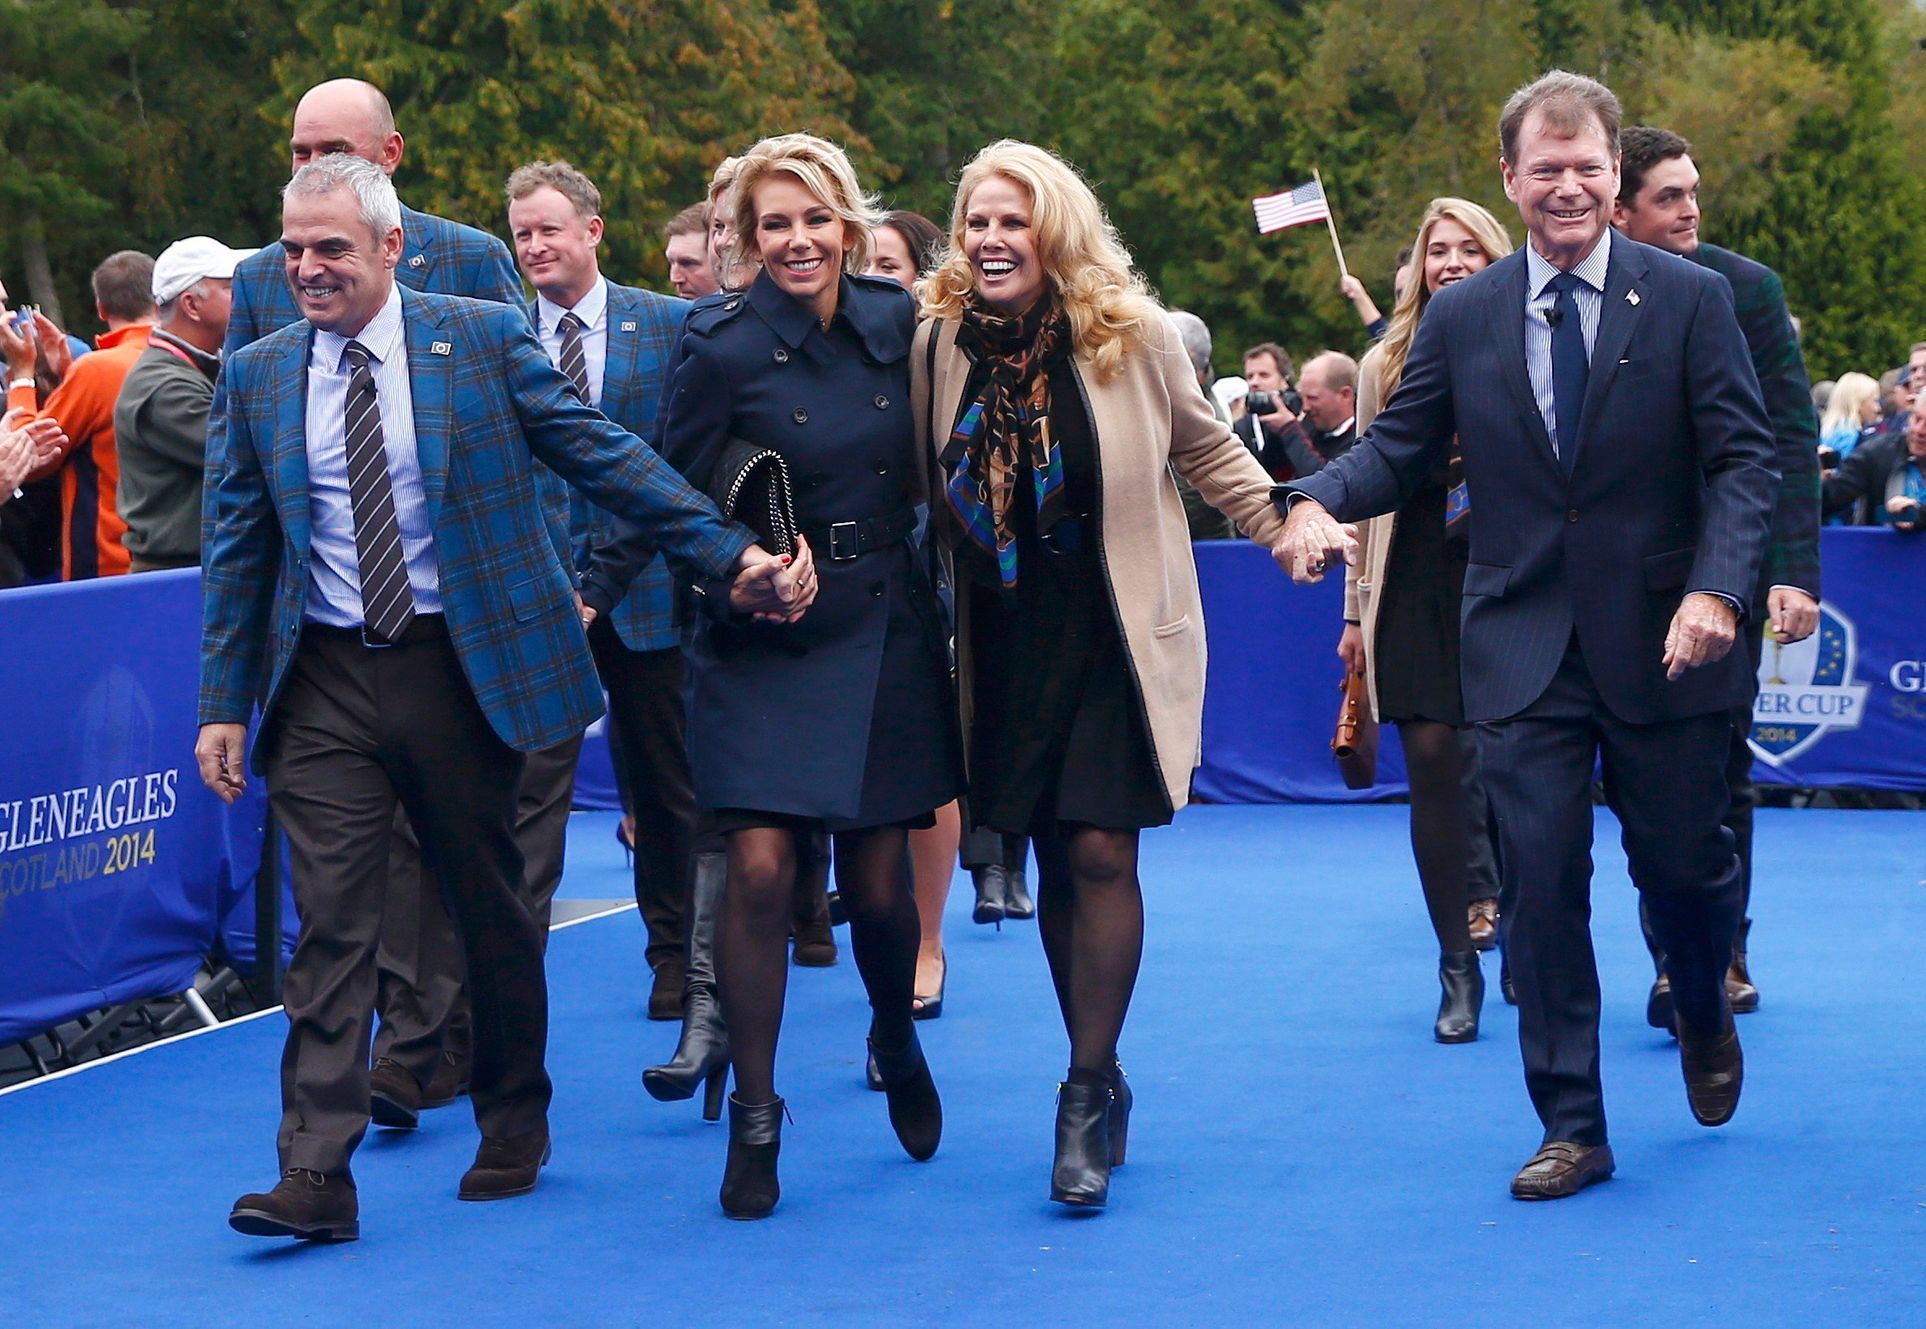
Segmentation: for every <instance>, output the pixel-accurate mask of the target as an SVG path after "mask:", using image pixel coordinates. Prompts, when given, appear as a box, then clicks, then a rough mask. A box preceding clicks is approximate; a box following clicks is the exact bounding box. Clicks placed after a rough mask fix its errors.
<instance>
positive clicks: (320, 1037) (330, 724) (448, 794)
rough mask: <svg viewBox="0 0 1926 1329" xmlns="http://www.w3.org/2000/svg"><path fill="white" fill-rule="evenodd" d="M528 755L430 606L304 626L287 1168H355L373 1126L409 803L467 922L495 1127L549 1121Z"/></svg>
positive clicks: (290, 713) (287, 690) (288, 717)
mask: <svg viewBox="0 0 1926 1329" xmlns="http://www.w3.org/2000/svg"><path fill="white" fill-rule="evenodd" d="M522 765H523V759H522V755H521V754H520V753H518V752H516V751H515V750H514V749H513V748H510V747H509V746H508V745H507V744H506V743H504V742H503V741H502V740H501V739H500V738H499V737H498V736H497V735H496V734H495V732H494V730H493V728H492V727H491V726H490V725H489V723H488V719H487V717H486V716H485V715H483V713H482V710H481V707H480V706H479V705H478V704H477V703H476V701H475V696H474V693H473V691H472V690H471V689H470V688H469V686H468V681H467V678H466V677H465V676H464V674H463V672H462V668H461V663H460V661H459V660H458V659H457V658H456V655H455V650H454V647H453V645H452V643H450V642H449V640H448V638H447V632H446V628H445V627H444V626H443V624H442V622H441V620H440V619H439V618H436V617H426V616H424V617H422V618H418V619H416V620H415V623H414V624H413V625H412V626H411V627H410V628H409V629H408V632H407V634H406V636H405V638H404V640H403V641H402V642H401V643H400V644H398V645H395V646H392V647H388V648H385V649H371V648H369V647H367V646H365V645H363V644H362V642H361V639H360V634H359V633H357V632H354V631H345V632H344V631H340V630H336V629H325V628H319V627H316V626H315V625H312V624H310V625H309V626H308V627H307V628H306V629H305V630H304V632H303V634H302V642H301V645H300V647H299V649H298V651H297V653H296V655H295V658H294V662H293V664H292V665H291V666H290V669H289V674H288V679H287V682H286V684H285V686H284V688H283V691H282V695H281V698H280V700H279V703H278V704H277V706H276V708H275V720H274V728H273V732H272V733H271V734H270V735H269V738H268V747H267V761H266V774H267V782H268V791H269V795H268V796H269V801H270V804H271V806H272V808H273V810H274V814H275V816H276V818H277V819H278V820H279V822H280V824H281V826H282V827H283V829H284V830H286V832H287V837H288V847H289V857H288V867H289V878H290V881H291V883H292V886H293V889H294V898H295V904H296V906H297V908H298V909H299V912H300V918H301V934H300V940H299V942H298V943H297V944H296V947H295V952H294V958H293V959H292V960H291V961H290V962H289V964H288V972H287V978H286V981H285V984H284V989H283V992H284V996H285V1000H286V1006H287V1014H288V1040H287V1047H286V1050H285V1052H284V1053H283V1055H282V1059H281V1096H282V1119H281V1129H280V1133H279V1136H278V1141H277V1143H278V1147H279V1152H280V1158H281V1166H282V1167H283V1168H290V1167H302V1168H311V1169H313V1170H315V1171H319V1172H327V1173H340V1172H345V1171H346V1170H347V1168H348V1160H349V1157H350V1156H351V1155H352V1154H353V1152H354V1149H355V1146H356V1145H357V1144H359V1143H360V1140H361V1137H362V1134H363V1133H364V1132H365V1131H366V1129H367V1124H368V1051H367V1050H368V1035H369V1032H370V1029H369V1026H370V1024H371V1022H372V1020H373V1012H374V1000H375V986H376V980H375V950H376V947H377V945H378V941H379V936H380V931H381V924H382V918H383V913H384V909H383V900H384V897H385V896H386V894H387V886H388V862H389V844H390V841H391V839H392V834H391V832H392V827H393V824H394V816H395V807H396V804H397V801H399V804H400V806H401V807H402V808H404V809H405V810H406V811H407V814H408V817H409V819H410V821H411V822H412V823H413V825H414V828H415V832H416V834H417V836H418V838H419V840H420V843H421V847H422V854H423V858H424V859H425V861H426V864H427V866H428V868H429V869H430V871H431V872H432V873H433V874H434V877H435V879H437V880H439V881H441V882H443V883H444V884H445V888H446V897H447V900H448V904H449V906H450V907H451V908H452V909H453V910H454V913H455V916H456V920H457V922H458V923H459V926H460V935H461V937H462V939H463V950H464V953H465V961H466V967H467V972H468V974H469V976H470V979H471V982H472V986H473V994H474V1000H473V1005H474V1038H475V1055H474V1064H473V1069H472V1071H471V1074H470V1092H471V1095H472V1098H473V1102H474V1109H475V1118H476V1121H477V1122H478V1123H479V1125H480V1126H481V1131H482V1134H483V1135H485V1136H493V1137H503V1136H514V1135H520V1134H523V1133H525V1132H527V1131H531V1130H534V1129H536V1128H537V1127H540V1126H541V1125H543V1124H544V1122H545V1121H546V1120H547V1113H548V1103H549V1097H550V1093H551V1088H550V1084H549V1079H548V1073H547V1071H546V1070H545V1069H544V1066H543V1059H544V1053H545V1049H546V1045H547V1041H548V989H547V985H546V982H545V979H544V975H543V969H542V943H543V932H542V929H541V928H540V927H539V926H538V925H537V923H536V921H535V916H534V914H533V912H532V911H531V910H530V908H529V905H528V901H527V899H526V897H525V895H524V892H523V887H522V872H523V861H522V852H521V849H520V848H519V846H518V845H517V844H516V842H515V834H514V810H515V799H516V789H517V785H518V782H519V780H520V777H521V774H522Z"/></svg>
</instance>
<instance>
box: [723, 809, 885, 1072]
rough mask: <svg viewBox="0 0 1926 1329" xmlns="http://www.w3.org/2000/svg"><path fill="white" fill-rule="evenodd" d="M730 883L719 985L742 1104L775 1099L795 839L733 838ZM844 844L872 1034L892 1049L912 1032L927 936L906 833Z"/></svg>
mask: <svg viewBox="0 0 1926 1329" xmlns="http://www.w3.org/2000/svg"><path fill="white" fill-rule="evenodd" d="M728 839H729V881H728V885H727V886H726V887H725V888H724V890H723V895H722V917H721V920H720V922H721V926H720V928H719V929H718V935H717V938H716V965H717V972H716V980H717V986H718V987H719V988H720V996H721V998H722V1018H723V1019H724V1020H725V1021H726V1022H727V1023H728V1026H729V1061H730V1064H731V1065H732V1067H733V1068H734V1070H735V1074H736V1097H737V1098H738V1099H739V1100H741V1101H742V1102H744V1103H767V1102H769V1101H770V1100H771V1099H773V1098H775V1096H776V1036H777V1034H778V1033H779V1032H780V1031H781V1029H782V1007H783V997H784V994H785V992H786V991H787V988H788V984H789V947H788V940H789V920H790V913H791V903H790V892H791V890H792V888H793V884H794V881H795V876H796V840H795V835H794V833H793V832H791V831H788V830H785V829H782V828H780V827H772V826H757V827H751V828H749V829H747V830H740V831H733V832H731V833H730V835H729V837H728ZM835 839H836V886H837V889H838V890H839V891H841V892H842V897H843V908H844V909H846V910H847V911H848V914H849V940H850V946H851V949H852V950H854V951H855V953H856V969H857V971H858V972H859V973H860V974H861V975H862V977H863V987H864V989H865V990H866V991H867V992H868V993H869V1005H870V1010H871V1011H872V1012H873V1014H872V1017H871V1022H870V1035H871V1037H872V1038H874V1039H875V1040H876V1046H877V1047H879V1048H883V1049H886V1050H889V1051H896V1050H899V1049H901V1048H903V1047H905V1046H906V1045H907V1044H908V1043H909V1040H910V1035H911V1033H912V1032H913V1031H912V1027H911V1025H910V998H911V994H912V990H913V989H914V988H915V986H916V946H917V942H918V940H919V938H920V937H921V935H922V929H921V927H920V925H919V924H918V922H917V916H916V897H915V895H914V894H913V893H912V892H911V890H910V878H909V871H908V867H907V864H908V857H907V853H906V850H907V845H908V835H907V832H905V831H904V829H903V828H902V827H901V826H879V827H876V828H874V829H870V830H862V831H844V832H840V833H838V834H837V836H836V837H835Z"/></svg>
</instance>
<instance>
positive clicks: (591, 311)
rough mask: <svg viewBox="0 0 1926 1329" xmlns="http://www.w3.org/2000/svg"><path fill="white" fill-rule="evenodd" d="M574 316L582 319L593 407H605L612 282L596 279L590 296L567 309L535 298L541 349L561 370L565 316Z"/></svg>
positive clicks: (539, 297)
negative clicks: (604, 385) (603, 375)
mask: <svg viewBox="0 0 1926 1329" xmlns="http://www.w3.org/2000/svg"><path fill="white" fill-rule="evenodd" d="M564 314H573V315H575V317H577V318H579V319H581V320H582V331H581V338H582V360H583V362H584V363H585V364H586V365H587V367H588V385H589V401H588V404H589V405H590V406H595V407H600V406H601V404H602V371H603V369H604V367H605V366H607V364H608V359H609V283H608V278H606V277H597V278H596V279H595V285H593V286H591V287H589V290H588V294H587V295H585V296H583V297H582V298H581V299H580V300H577V301H576V302H575V307H574V308H573V309H564V308H562V306H560V305H558V304H556V303H555V302H554V301H553V300H551V299H549V298H548V297H547V296H545V295H541V296H537V297H536V298H535V335H536V336H538V337H540V338H541V339H542V349H543V350H544V351H547V352H548V358H549V359H550V360H551V361H553V362H554V363H555V364H556V365H557V366H558V367H559V366H560V365H561V363H562V315H564Z"/></svg>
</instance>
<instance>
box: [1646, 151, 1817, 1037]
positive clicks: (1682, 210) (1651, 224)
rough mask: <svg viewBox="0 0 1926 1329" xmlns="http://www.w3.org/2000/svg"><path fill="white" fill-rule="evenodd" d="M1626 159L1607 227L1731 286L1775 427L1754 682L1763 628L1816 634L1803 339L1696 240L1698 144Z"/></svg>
mask: <svg viewBox="0 0 1926 1329" xmlns="http://www.w3.org/2000/svg"><path fill="white" fill-rule="evenodd" d="M1619 149H1620V153H1621V159H1620V164H1619V187H1618V206H1617V208H1616V209H1615V210H1614V212H1613V215H1612V225H1613V226H1614V227H1616V228H1617V229H1618V231H1619V233H1620V234H1622V235H1625V236H1628V237H1630V238H1631V239H1633V240H1637V241H1639V242H1640V243H1642V244H1648V245H1656V246H1657V247H1658V248H1660V249H1664V250H1667V251H1669V252H1671V253H1674V254H1678V255H1679V256H1681V257H1683V258H1689V259H1691V260H1692V261H1693V262H1694V263H1697V264H1699V265H1700V266H1702V267H1707V268H1710V269H1712V271H1714V272H1716V273H1718V274H1719V275H1720V276H1722V277H1724V278H1725V279H1726V280H1727V281H1728V282H1730V283H1732V302H1733V307H1734V309H1735V310H1736V311H1737V312H1738V316H1739V327H1740V328H1741V329H1742V330H1743V331H1744V333H1745V344H1746V349H1747V350H1748V351H1749V352H1750V353H1751V355H1752V369H1753V372H1754V373H1756V374H1757V375H1758V376H1759V390H1760V391H1761V392H1763V393H1764V394H1765V403H1766V413H1767V414H1768V415H1769V416H1770V417H1771V420H1772V436H1773V440H1774V442H1775V444H1776V450H1775V453H1774V457H1775V462H1776V465H1777V466H1778V468H1779V475H1780V481H1779V501H1778V503H1777V504H1776V505H1774V507H1773V510H1772V542H1771V544H1770V545H1768V546H1767V548H1766V557H1765V566H1764V568H1763V569H1762V570H1761V572H1760V574H1759V585H1758V587H1757V589H1756V591H1755V599H1754V601H1753V603H1755V604H1759V605H1764V606H1765V612H1764V613H1755V614H1753V615H1752V617H1751V618H1749V619H1748V620H1747V621H1746V624H1745V629H1744V635H1745V647H1746V654H1747V656H1748V658H1749V659H1750V660H1751V661H1752V671H1753V676H1754V677H1755V679H1756V677H1757V675H1758V671H1759V660H1760V657H1761V656H1762V654H1763V653H1764V650H1765V628H1766V624H1767V623H1768V622H1770V623H1771V624H1772V635H1773V639H1774V640H1776V641H1781V642H1794V641H1803V640H1805V639H1806V638H1807V637H1810V636H1811V635H1812V634H1813V632H1814V631H1815V630H1816V629H1817V628H1818V626H1819V420H1818V416H1817V414H1816V413H1815V412H1814V411H1813V409H1812V384H1811V382H1810V381H1809V380H1808V379H1807V378H1806V360H1805V356H1804V355H1802V354H1801V353H1800V351H1799V334H1798V333H1797V332H1796V331H1795V330H1794V329H1793V326H1792V315H1791V314H1790V313H1789V312H1787V310H1786V292H1785V287H1784V286H1783V285H1782V284H1781V283H1780V281H1779V274H1778V273H1776V272H1774V271H1773V270H1772V269H1771V268H1768V267H1767V266H1766V265H1765V264H1763V263H1758V262H1754V261H1753V260H1752V259H1749V258H1747V257H1746V256H1745V255H1743V254H1735V253H1733V252H1732V251H1731V250H1730V249H1722V248H1720V247H1719V246H1718V245H1714V244H1707V243H1706V242H1704V241H1703V240H1701V239H1700V238H1699V221H1700V213H1699V168H1698V166H1697V165H1696V164H1695V163H1694V162H1693V160H1692V145H1691V144H1689V143H1687V142H1686V141H1685V140H1684V139H1682V138H1680V137H1679V136H1678V135H1677V134H1674V133H1672V132H1671V131H1670V130H1667V129H1656V128H1654V127H1652V126H1651V125H1632V126H1630V127H1628V128H1627V129H1626V130H1625V131H1624V132H1623V133H1621V134H1620V135H1619ZM1756 691H1757V689H1756V688H1755V689H1754V692H1755V694H1756ZM1751 737H1752V697H1748V698H1747V700H1746V703H1745V705H1743V706H1741V707H1739V708H1738V709H1737V710H1735V711H1733V712H1732V746H1731V755H1730V756H1729V758H1728V759H1727V762H1726V772H1725V774H1726V781H1727V783H1728V784H1729V785H1730V786H1731V788H1732V807H1731V809H1730V810H1729V811H1728V812H1727V813H1726V818H1725V824H1726V825H1727V826H1729V827H1731V829H1732V834H1733V836H1734V838H1735V839H1736V840H1737V841H1738V847H1739V864H1740V872H1741V879H1742V883H1743V884H1742V886H1741V894H1740V898H1741V900H1742V901H1743V902H1745V903H1750V901H1751V898H1752V809H1753V807H1754V805H1755V804H1756V803H1757V801H1758V796H1757V793H1756V791H1755V790H1754V789H1753V787H1752V745H1751V742H1750V739H1751ZM1750 930H1751V919H1750V918H1747V919H1745V920H1744V921H1742V922H1741V923H1740V924H1739V935H1738V937H1737V938H1736V939H1735V940H1734V942H1733V945H1732V968H1731V969H1730V970H1728V971H1727V972H1726V976H1725V991H1726V997H1727V998H1728V999H1729V1000H1730V1001H1731V1003H1732V1009H1733V1011H1734V1012H1736V1013H1741V1014H1743V1013H1744V1012H1746V1011H1756V1010H1757V1009H1759V989H1758V988H1757V987H1755V986H1753V983H1752V975H1751V973H1750V972H1749V968H1748V966H1747V964H1746V934H1747V933H1748V932H1749V931H1750ZM1645 939H1646V944H1647V945H1648V946H1650V947H1651V949H1652V958H1653V960H1654V962H1660V963H1659V964H1658V969H1659V972H1658V976H1657V978H1656V979H1655V981H1654V982H1653V984H1652V992H1651V995H1650V996H1649V997H1648V998H1647V999H1646V1003H1645V1018H1646V1019H1647V1020H1648V1021H1649V1022H1650V1023H1651V1025H1652V1026H1653V1028H1656V1029H1668V1030H1669V1029H1670V1028H1671V1027H1672V992H1671V985H1670V984H1669V983H1668V982H1667V981H1666V978H1665V970H1664V965H1663V963H1662V961H1663V958H1664V957H1663V955H1662V954H1661V953H1660V952H1659V949H1658V943H1657V941H1656V940H1655V939H1654V938H1653V937H1652V929H1651V926H1650V924H1649V922H1648V923H1647V924H1646V927H1645Z"/></svg>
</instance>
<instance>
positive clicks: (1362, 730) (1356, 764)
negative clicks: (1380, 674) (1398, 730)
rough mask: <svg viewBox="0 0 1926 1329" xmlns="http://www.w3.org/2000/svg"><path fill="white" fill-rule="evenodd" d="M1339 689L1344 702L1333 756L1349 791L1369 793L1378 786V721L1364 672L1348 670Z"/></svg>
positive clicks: (1333, 744)
mask: <svg viewBox="0 0 1926 1329" xmlns="http://www.w3.org/2000/svg"><path fill="white" fill-rule="evenodd" d="M1338 689H1339V690H1340V691H1341V692H1343V694H1344V700H1343V701H1342V702H1340V703H1339V704H1338V719H1337V733H1336V734H1334V735H1333V736H1332V738H1331V755H1332V756H1334V757H1336V758H1337V764H1338V774H1340V775H1342V776H1343V777H1344V787H1345V788H1346V789H1369V788H1370V787H1371V786H1372V785H1375V784H1376V783H1377V782H1378V718H1377V716H1375V715H1373V714H1371V697H1370V693H1369V690H1368V689H1367V688H1366V686H1365V679H1364V671H1363V670H1361V669H1358V670H1347V671H1346V672H1345V675H1344V681H1343V682H1342V683H1340V684H1338Z"/></svg>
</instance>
